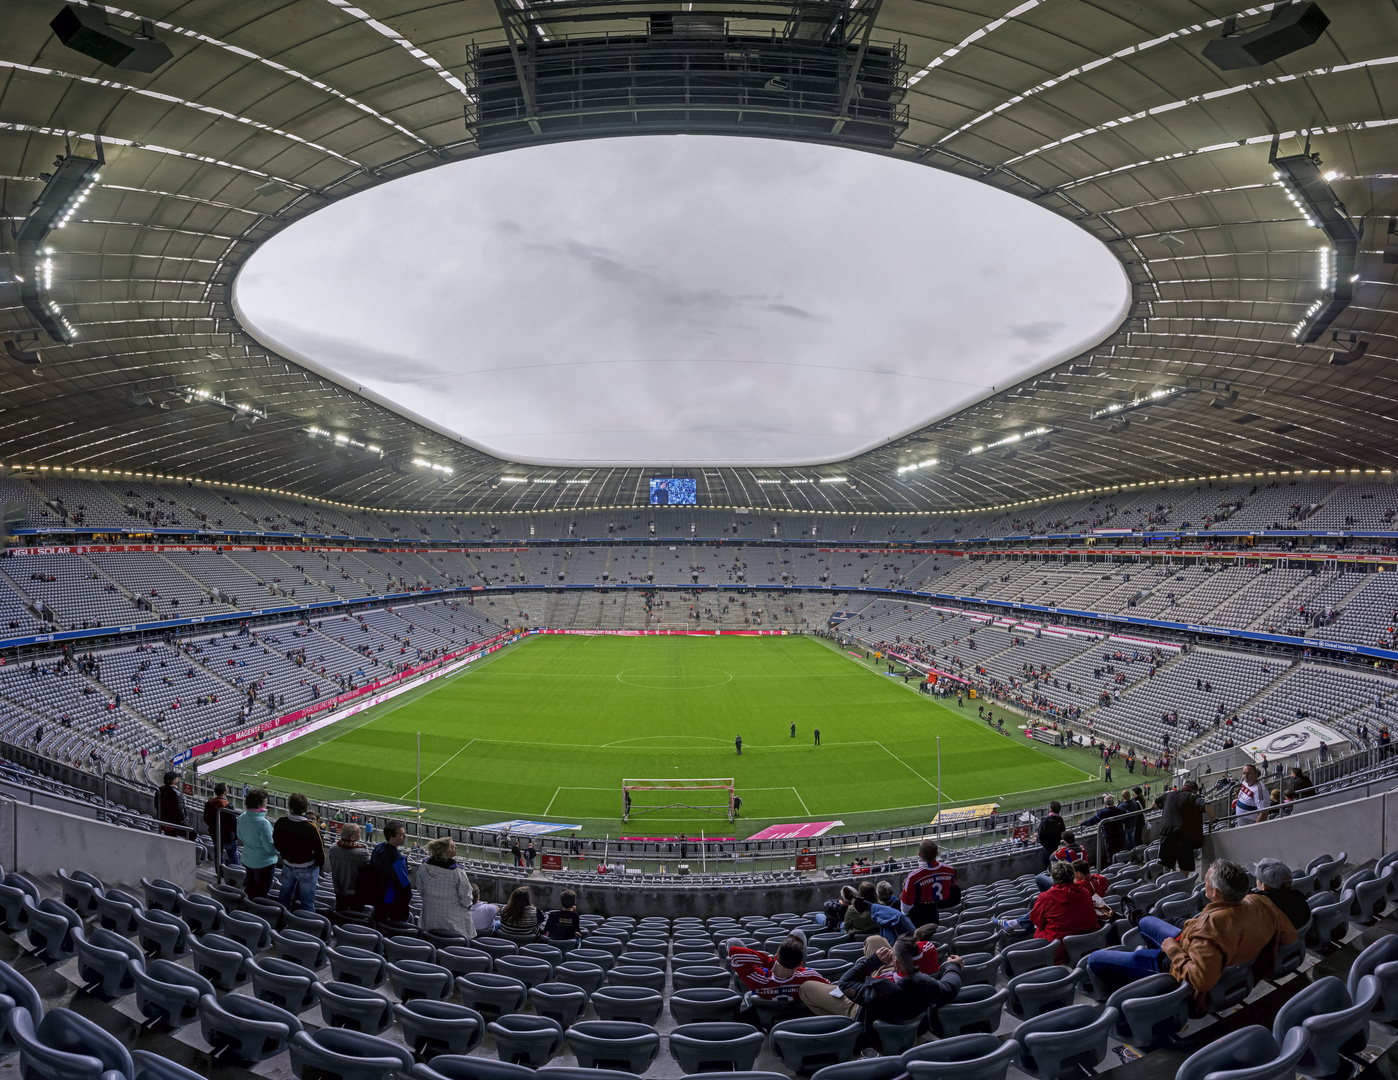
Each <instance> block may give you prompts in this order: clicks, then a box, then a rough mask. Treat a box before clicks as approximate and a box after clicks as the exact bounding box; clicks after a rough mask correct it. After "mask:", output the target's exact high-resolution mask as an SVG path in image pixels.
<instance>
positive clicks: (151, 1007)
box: [130, 959, 215, 1029]
mask: <svg viewBox="0 0 1398 1080" xmlns="http://www.w3.org/2000/svg"><path fill="white" fill-rule="evenodd" d="M130 970H131V977H132V978H133V979H134V980H135V982H136V1008H138V1009H139V1010H140V1011H141V1015H142V1016H144V1017H146V1019H148V1020H154V1021H157V1022H160V1023H164V1024H165V1025H166V1027H169V1028H172V1029H173V1028H182V1027H184V1026H185V1025H186V1024H189V1023H193V1022H194V1021H195V1020H197V1019H198V1018H199V999H200V998H201V997H204V996H205V995H208V996H210V997H213V996H214V995H215V991H214V984H213V983H211V982H209V980H208V979H206V978H204V976H202V975H199V974H197V973H196V972H193V971H190V970H189V968H185V967H181V966H180V965H179V964H176V963H175V962H174V961H172V960H160V959H156V960H150V961H147V963H146V965H145V967H144V969H143V968H142V967H141V965H140V963H139V962H138V961H135V960H133V961H131V966H130Z"/></svg>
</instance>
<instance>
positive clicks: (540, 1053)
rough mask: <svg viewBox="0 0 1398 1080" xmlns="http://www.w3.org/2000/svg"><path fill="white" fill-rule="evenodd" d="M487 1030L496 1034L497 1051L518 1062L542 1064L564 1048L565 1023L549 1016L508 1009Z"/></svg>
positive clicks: (504, 1057) (536, 1065) (516, 1063)
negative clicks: (531, 1014)
mask: <svg viewBox="0 0 1398 1080" xmlns="http://www.w3.org/2000/svg"><path fill="white" fill-rule="evenodd" d="M486 1030H487V1031H489V1032H490V1033H491V1035H493V1036H494V1037H495V1053H496V1055H497V1056H498V1057H499V1058H500V1060H501V1061H508V1062H510V1063H511V1064H514V1065H531V1066H533V1067H535V1068H538V1067H539V1066H540V1065H545V1064H547V1063H548V1061H549V1059H550V1058H551V1057H553V1055H554V1054H556V1053H558V1051H560V1050H561V1049H563V1025H562V1024H560V1023H559V1022H558V1021H557V1020H554V1019H552V1018H550V1017H547V1016H529V1015H528V1014H527V1013H505V1014H504V1015H503V1016H501V1017H499V1018H497V1019H495V1020H492V1021H490V1023H488V1024H487V1025H486Z"/></svg>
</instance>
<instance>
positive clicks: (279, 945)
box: [272, 929, 327, 971]
mask: <svg viewBox="0 0 1398 1080" xmlns="http://www.w3.org/2000/svg"><path fill="white" fill-rule="evenodd" d="M272 955H274V956H277V957H279V958H281V959H282V960H290V961H291V962H292V963H293V964H300V965H301V966H302V967H305V968H308V969H310V970H311V971H316V970H318V969H320V968H323V967H324V966H325V962H326V959H327V956H326V952H325V942H323V941H322V940H321V939H320V938H318V937H316V936H315V935H314V934H307V933H305V932H304V931H302V930H292V929H286V930H273V931H272Z"/></svg>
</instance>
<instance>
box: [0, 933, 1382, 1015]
mask: <svg viewBox="0 0 1398 1080" xmlns="http://www.w3.org/2000/svg"><path fill="white" fill-rule="evenodd" d="M1366 975H1372V976H1373V977H1374V978H1375V979H1376V980H1378V984H1379V1000H1378V1001H1377V1002H1376V1003H1375V1005H1374V1012H1373V1015H1372V1016H1370V1018H1369V1019H1371V1020H1373V1021H1375V1022H1377V1023H1380V1024H1393V1023H1398V936H1395V935H1391V934H1390V935H1388V936H1385V937H1381V938H1379V940H1378V941H1376V942H1374V943H1373V944H1372V945H1370V946H1369V947H1368V948H1367V949H1365V950H1364V951H1363V952H1362V953H1360V954H1359V956H1358V957H1357V958H1356V959H1355V961H1354V963H1353V964H1352V965H1350V969H1349V975H1348V976H1347V977H1346V989H1347V990H1349V993H1350V997H1351V998H1354V997H1356V996H1357V995H1358V994H1359V981H1360V980H1361V979H1363V978H1364V977H1365V976H1366ZM0 993H8V991H6V990H5V988H4V986H3V985H0Z"/></svg>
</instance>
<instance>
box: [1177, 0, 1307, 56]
mask: <svg viewBox="0 0 1398 1080" xmlns="http://www.w3.org/2000/svg"><path fill="white" fill-rule="evenodd" d="M1329 25H1330V17H1329V16H1328V15H1326V14H1325V12H1323V11H1321V10H1320V5H1319V4H1316V3H1309V2H1308V3H1302V4H1289V5H1287V6H1286V7H1277V8H1274V9H1273V10H1272V18H1271V20H1270V21H1269V22H1266V23H1263V24H1262V25H1261V26H1259V27H1257V28H1256V29H1254V30H1245V31H1243V32H1242V33H1241V34H1237V33H1231V32H1229V33H1225V34H1224V36H1223V37H1221V38H1215V39H1214V40H1213V41H1211V42H1209V43H1208V44H1207V45H1205V46H1204V59H1206V60H1208V61H1209V62H1210V63H1212V64H1213V65H1214V66H1215V67H1217V68H1222V69H1223V70H1224V71H1232V70H1234V69H1235V68H1246V67H1257V66H1259V65H1261V64H1270V63H1271V62H1272V61H1273V60H1280V59H1281V58H1282V57H1283V56H1286V55H1287V54H1288V53H1294V52H1295V51H1296V50H1297V49H1304V48H1305V47H1306V46H1307V45H1314V44H1315V43H1316V42H1317V41H1319V40H1320V35H1321V34H1323V33H1325V28H1326V27H1327V26H1329Z"/></svg>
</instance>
